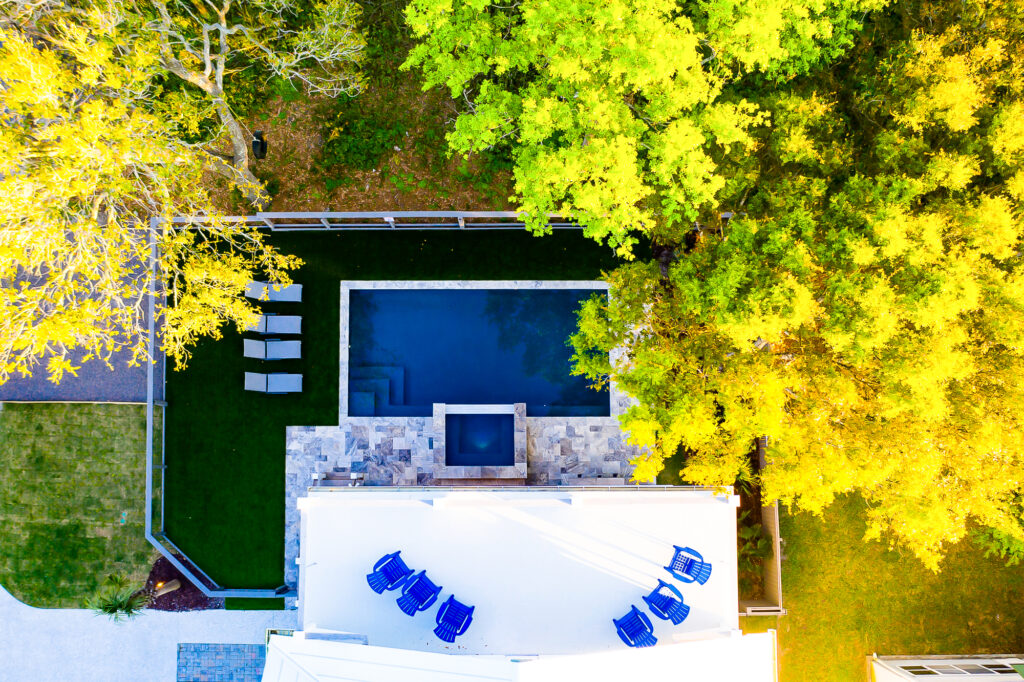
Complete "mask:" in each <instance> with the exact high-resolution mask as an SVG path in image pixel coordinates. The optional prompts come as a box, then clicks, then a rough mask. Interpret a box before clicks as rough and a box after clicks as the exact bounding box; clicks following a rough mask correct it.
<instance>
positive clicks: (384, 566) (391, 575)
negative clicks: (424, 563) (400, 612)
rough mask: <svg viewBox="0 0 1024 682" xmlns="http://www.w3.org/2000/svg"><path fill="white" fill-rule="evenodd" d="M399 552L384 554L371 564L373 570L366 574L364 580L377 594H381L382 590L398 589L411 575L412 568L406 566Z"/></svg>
mask: <svg viewBox="0 0 1024 682" xmlns="http://www.w3.org/2000/svg"><path fill="white" fill-rule="evenodd" d="M400 554H401V552H392V553H391V554H385V555H384V556H382V557H381V558H380V559H378V560H377V563H376V564H374V565H373V572H372V573H369V574H367V576H366V582H367V583H369V585H370V589H372V590H373V591H374V592H376V593H377V594H383V593H384V590H395V589H398V588H399V587H401V586H402V584H403V583H404V582H405V581H406V579H407V578H408V577H409V576H410V575H412V569H411V568H409V567H408V566H406V564H405V562H404V561H402V557H401V556H399V555H400Z"/></svg>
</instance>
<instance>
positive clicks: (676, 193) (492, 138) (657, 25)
mask: <svg viewBox="0 0 1024 682" xmlns="http://www.w3.org/2000/svg"><path fill="white" fill-rule="evenodd" d="M881 4H883V0H859V1H857V2H838V1H835V0H833V1H831V2H827V1H824V0H811V1H806V0H805V1H797V2H781V1H779V0H734V1H728V0H717V1H715V2H710V1H706V2H696V3H689V4H687V5H686V6H685V7H683V8H681V7H680V5H679V4H678V3H677V2H673V1H672V0H612V2H607V1H605V0H600V1H598V0H574V1H572V2H552V1H551V0H524V1H523V2H517V3H509V4H500V3H490V2H486V1H479V0H413V1H412V2H411V3H410V5H409V7H408V9H407V11H406V17H407V21H408V24H409V26H410V27H411V28H412V31H413V34H414V36H415V37H417V38H418V39H419V44H418V45H417V46H416V47H414V48H413V50H412V51H411V52H410V55H409V58H408V60H407V61H406V63H405V65H404V66H405V68H412V67H416V68H419V69H420V70H422V72H423V74H424V79H425V82H424V87H425V88H432V87H442V86H443V87H446V88H447V89H448V90H449V91H450V93H451V95H452V97H453V98H454V99H455V100H456V101H457V102H458V103H459V104H460V105H461V108H462V111H461V113H460V114H459V116H458V118H457V120H456V122H455V126H454V130H453V131H452V132H451V133H450V134H449V135H448V142H449V146H450V148H451V150H452V151H453V152H455V153H457V154H463V155H465V154H471V153H479V152H482V151H483V150H487V149H492V148H495V147H507V148H510V149H511V153H512V157H513V161H514V168H513V172H514V180H515V192H516V194H515V197H514V198H513V199H514V200H515V201H516V202H517V204H518V206H519V208H520V209H521V210H522V211H523V212H524V213H525V215H526V219H527V223H528V226H529V227H530V228H531V229H532V230H534V231H536V232H542V231H543V230H544V229H545V228H546V221H547V216H548V215H549V214H551V213H558V214H560V215H563V216H569V217H572V218H575V219H576V220H578V221H579V222H580V223H581V224H583V226H584V229H585V232H586V234H588V235H589V236H591V237H593V238H594V239H597V240H598V241H603V242H607V243H608V244H609V245H611V246H612V247H614V248H616V249H617V250H618V252H619V253H620V254H621V255H624V256H630V255H631V254H632V247H633V245H634V244H636V243H637V241H638V237H640V236H642V235H648V236H649V237H651V238H653V239H655V240H661V239H662V237H661V235H669V236H668V237H667V238H668V239H669V240H671V235H673V234H675V233H677V232H678V231H679V230H680V229H682V228H683V227H684V226H686V225H688V224H690V223H692V222H693V221H694V220H696V219H697V218H698V216H699V215H700V211H701V210H702V209H705V210H706V209H708V208H710V207H713V206H715V205H717V203H718V196H719V193H720V192H721V191H722V189H723V187H724V184H725V180H724V177H723V174H722V173H721V172H720V168H721V167H722V165H723V164H726V165H727V164H728V163H729V161H730V159H732V160H735V159H739V158H742V157H744V156H746V155H748V154H750V153H751V152H752V151H753V146H754V139H753V138H752V137H751V134H750V131H751V129H752V128H754V127H755V126H757V125H758V124H759V123H761V122H763V120H764V119H763V116H762V113H761V112H760V111H759V110H758V108H757V107H755V106H754V105H753V104H752V103H750V102H748V101H745V100H744V99H743V98H741V97H738V96H736V95H735V94H728V93H727V92H726V90H725V88H726V86H727V84H728V82H729V80H728V79H729V78H731V77H732V76H733V74H734V72H735V71H737V70H739V71H758V72H763V73H764V74H765V75H767V76H769V77H771V78H782V77H785V76H786V75H788V74H793V73H800V72H803V71H806V70H807V69H808V68H809V67H810V66H811V65H812V64H814V63H817V62H819V61H822V60H827V59H830V58H834V57H835V56H836V55H837V54H839V53H840V52H841V51H842V50H843V49H844V48H845V47H846V46H848V45H849V44H850V42H851V40H852V38H851V36H852V35H853V32H854V31H855V30H856V28H857V27H859V25H860V24H859V19H858V17H860V16H863V14H864V12H865V11H866V10H868V9H871V8H874V7H877V6H880V5H881Z"/></svg>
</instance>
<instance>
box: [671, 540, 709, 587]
mask: <svg viewBox="0 0 1024 682" xmlns="http://www.w3.org/2000/svg"><path fill="white" fill-rule="evenodd" d="M673 547H675V550H676V554H675V556H674V557H672V561H671V562H669V565H668V566H666V567H665V570H666V571H668V572H669V573H671V574H672V575H674V576H675V577H676V579H677V580H681V581H683V582H684V583H692V582H694V581H696V582H698V583H700V584H701V585H703V584H704V583H706V582H707V581H708V578H710V577H711V564H709V563H708V562H706V561H704V557H702V556H701V555H700V552H698V551H697V550H695V549H690V548H689V547H680V546H678V545H673Z"/></svg>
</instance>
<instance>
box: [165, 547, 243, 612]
mask: <svg viewBox="0 0 1024 682" xmlns="http://www.w3.org/2000/svg"><path fill="white" fill-rule="evenodd" d="M175 578H177V579H178V580H179V581H180V582H181V587H179V588H178V589H176V590H175V591H173V592H170V593H169V594H165V595H164V596H162V597H159V598H157V599H154V600H153V602H152V603H151V604H150V605H149V608H151V609H155V610H157V611H199V610H203V609H222V608H224V600H223V599H211V598H209V597H207V596H206V595H205V594H203V593H202V592H201V591H200V590H199V588H198V587H196V586H195V585H193V584H192V582H191V581H190V580H189V579H188V578H186V577H185V576H184V575H182V574H181V572H180V571H179V570H178V569H177V568H175V567H174V564H172V563H171V562H170V561H168V560H167V559H166V558H165V557H160V558H159V559H157V560H156V563H155V564H153V569H152V570H151V571H150V572H149V579H148V580H147V581H146V589H147V590H155V589H156V584H157V583H159V582H164V583H167V582H170V581H172V580H174V579H175Z"/></svg>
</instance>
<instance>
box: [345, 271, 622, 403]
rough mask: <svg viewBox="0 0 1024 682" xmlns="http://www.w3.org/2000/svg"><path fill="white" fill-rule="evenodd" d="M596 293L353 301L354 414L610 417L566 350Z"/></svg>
mask: <svg viewBox="0 0 1024 682" xmlns="http://www.w3.org/2000/svg"><path fill="white" fill-rule="evenodd" d="M593 294H594V291H593V290H575V289H573V290H567V289H466V290H458V289H399V290H379V289H375V290H366V289H363V290H359V289H354V290H352V291H351V292H350V301H349V385H348V390H349V414H350V415H353V416H372V415H406V416H429V415H431V414H432V409H433V407H432V406H433V404H434V403H449V404H471V403H490V404H506V405H507V404H510V403H526V413H527V414H528V415H530V416H607V415H608V414H609V404H608V392H607V390H601V391H595V390H593V389H592V388H589V387H588V385H587V382H586V380H585V379H583V378H582V377H574V376H572V375H571V374H570V369H571V366H570V362H569V359H570V357H571V356H572V352H571V350H570V349H569V347H568V345H567V344H566V342H567V340H568V338H569V335H570V334H572V333H573V332H574V331H575V330H576V310H577V309H578V308H579V305H580V303H581V302H582V301H584V300H586V299H587V298H589V297H590V296H592V295H593Z"/></svg>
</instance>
